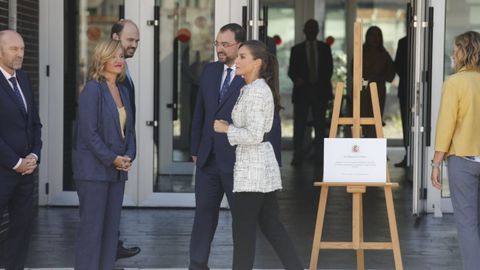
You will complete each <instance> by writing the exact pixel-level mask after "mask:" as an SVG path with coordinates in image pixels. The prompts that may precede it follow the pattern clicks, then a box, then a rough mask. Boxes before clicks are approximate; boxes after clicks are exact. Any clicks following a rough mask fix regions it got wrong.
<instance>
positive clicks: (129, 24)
mask: <svg viewBox="0 0 480 270" xmlns="http://www.w3.org/2000/svg"><path fill="white" fill-rule="evenodd" d="M110 37H111V38H112V39H113V40H119V41H120V43H122V47H123V50H124V53H125V58H130V57H133V55H134V54H135V51H136V50H137V47H138V42H139V41H140V33H139V31H138V27H137V25H136V24H135V23H134V22H133V21H132V20H128V19H122V20H120V21H118V22H116V23H115V24H114V25H113V26H112V31H111V33H110Z"/></svg>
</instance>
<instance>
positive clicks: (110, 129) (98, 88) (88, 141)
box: [73, 80, 136, 181]
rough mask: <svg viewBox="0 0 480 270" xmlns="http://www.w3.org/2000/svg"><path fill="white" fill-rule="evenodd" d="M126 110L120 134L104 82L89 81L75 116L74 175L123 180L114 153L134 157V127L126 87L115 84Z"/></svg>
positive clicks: (77, 178) (83, 178)
mask: <svg viewBox="0 0 480 270" xmlns="http://www.w3.org/2000/svg"><path fill="white" fill-rule="evenodd" d="M117 86H118V90H119V92H120V96H121V98H122V101H123V105H124V106H125V109H126V111H127V123H126V125H125V131H124V133H125V138H122V135H121V130H120V120H119V116H118V109H117V106H116V104H115V101H114V100H113V97H112V95H111V94H110V91H109V89H108V86H107V83H106V82H98V81H93V80H92V81H88V82H87V84H86V85H85V88H84V89H83V91H82V92H81V93H80V95H79V97H78V113H77V116H78V119H77V126H76V132H75V139H74V146H73V178H74V179H75V180H90V181H125V180H127V176H128V174H127V173H126V172H123V171H118V170H117V169H115V166H114V165H113V161H114V160H115V158H116V157H117V156H123V155H128V156H129V157H131V158H132V160H133V159H134V158H135V154H136V145H135V129H134V125H133V113H132V109H131V106H130V99H129V97H128V91H127V89H126V88H125V87H123V85H121V84H117Z"/></svg>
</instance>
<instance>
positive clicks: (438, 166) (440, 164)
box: [430, 160, 442, 168]
mask: <svg viewBox="0 0 480 270" xmlns="http://www.w3.org/2000/svg"><path fill="white" fill-rule="evenodd" d="M430 166H431V167H432V168H440V167H441V166H442V162H441V161H440V162H438V163H435V162H434V161H433V160H432V163H430Z"/></svg>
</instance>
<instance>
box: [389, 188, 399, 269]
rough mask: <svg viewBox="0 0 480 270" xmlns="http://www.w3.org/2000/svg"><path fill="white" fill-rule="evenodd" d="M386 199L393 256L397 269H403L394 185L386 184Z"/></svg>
mask: <svg viewBox="0 0 480 270" xmlns="http://www.w3.org/2000/svg"><path fill="white" fill-rule="evenodd" d="M385 201H386V204H387V213H388V223H389V226H390V237H391V239H392V249H393V258H394V260H395V269H396V270H403V264H402V253H401V251H400V240H399V238H398V230H397V220H396V218H395V208H394V206H393V196H392V187H391V186H385Z"/></svg>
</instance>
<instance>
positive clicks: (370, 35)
mask: <svg viewBox="0 0 480 270" xmlns="http://www.w3.org/2000/svg"><path fill="white" fill-rule="evenodd" d="M363 78H364V80H366V81H368V83H371V82H375V83H377V90H378V101H379V104H380V113H381V115H382V116H383V109H384V107H385V98H386V95H387V88H386V86H385V82H392V80H393V78H395V66H394V64H393V60H392V57H390V54H388V52H387V50H386V49H385V47H383V34H382V30H380V28H378V27H377V26H370V27H369V28H368V30H367V33H366V36H365V43H364V44H363ZM360 102H361V105H360V115H361V116H362V117H373V107H372V97H371V93H370V87H367V88H366V89H365V90H364V91H361V92H360ZM362 129H363V136H364V137H365V138H374V137H376V132H375V127H374V126H372V125H368V126H362Z"/></svg>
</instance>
